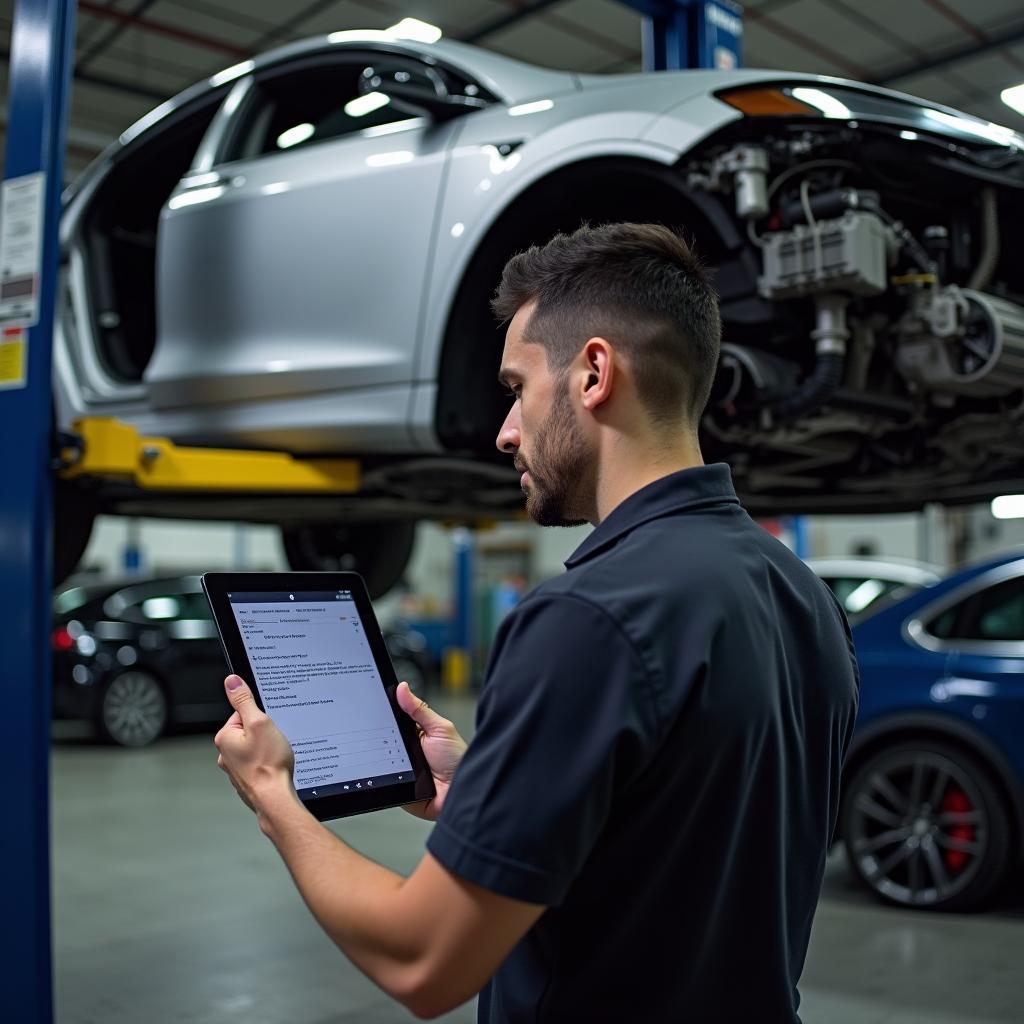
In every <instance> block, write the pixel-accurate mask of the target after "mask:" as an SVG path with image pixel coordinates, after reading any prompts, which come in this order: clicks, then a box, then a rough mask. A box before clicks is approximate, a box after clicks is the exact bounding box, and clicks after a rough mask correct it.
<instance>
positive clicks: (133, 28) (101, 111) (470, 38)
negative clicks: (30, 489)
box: [0, 0, 1024, 607]
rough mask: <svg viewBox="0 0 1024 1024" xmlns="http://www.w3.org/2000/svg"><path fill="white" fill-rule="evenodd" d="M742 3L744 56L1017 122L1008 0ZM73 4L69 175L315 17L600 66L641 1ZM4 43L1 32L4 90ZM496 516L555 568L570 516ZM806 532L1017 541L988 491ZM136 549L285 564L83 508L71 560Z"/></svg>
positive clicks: (191, 527)
mask: <svg viewBox="0 0 1024 1024" xmlns="http://www.w3.org/2000/svg"><path fill="white" fill-rule="evenodd" d="M743 7H744V40H743V47H744V64H745V66H746V67H765V68H785V69H787V70H793V71H808V72H813V73H816V74H827V75H836V76H841V77H847V78H852V79H856V80H859V81H863V82H871V83H875V84H879V85H885V86H887V87H889V88H894V89H898V90H901V91H906V92H908V93H912V94H914V95H918V96H921V97H924V98H926V99H931V100H934V101H936V102H939V103H944V104H948V105H950V106H953V107H957V108H959V109H962V110H965V111H967V112H969V113H972V114H975V115H977V116H980V117H983V118H986V119H988V120H991V121H994V122H996V123H998V124H1004V125H1007V126H1009V127H1013V128H1017V129H1018V130H1020V129H1022V128H1024V116H1022V115H1021V114H1020V113H1019V112H1017V111H1016V110H1014V109H1012V108H1011V107H1009V106H1007V105H1006V104H1005V103H1003V102H1001V100H1000V92H1001V91H1002V90H1003V89H1005V88H1007V87H1008V86H1012V85H1015V84H1018V83H1019V82H1021V81H1022V80H1024V11H1022V8H1021V5H1020V3H1019V2H1016V0H972V2H971V3H953V2H949V0H901V2H900V3H897V4H893V3H889V2H887V0H869V2H859V3H854V2H852V0H752V2H750V3H746V4H744V5H743ZM12 9H13V5H12V3H11V2H10V0H4V2H3V3H0V35H2V36H4V37H6V38H7V39H8V40H9V36H10V24H11V17H12ZM78 12H79V13H78V31H77V39H76V60H75V70H74V80H73V87H72V95H71V109H70V114H69V125H68V133H67V139H68V144H67V153H66V164H65V166H66V175H67V177H68V178H69V179H70V178H72V177H73V176H74V175H75V174H76V173H77V172H78V171H80V170H82V169H83V168H84V167H85V166H87V165H88V163H89V162H90V161H91V160H92V159H93V158H95V157H96V156H98V155H99V153H100V152H101V151H102V150H103V148H104V147H105V146H106V145H107V144H108V143H110V142H111V141H112V140H113V139H115V138H116V137H117V135H118V134H119V133H120V132H122V131H124V130H125V129H126V128H127V127H128V126H129V125H131V124H132V123H134V122H135V121H136V120H137V119H138V118H140V117H141V116H142V115H143V114H145V113H146V112H147V111H149V110H151V109H152V108H153V107H154V106H155V105H157V104H158V103H160V102H161V101H162V100H165V99H167V98H168V97H170V96H172V95H174V94H175V93H177V92H179V91H180V90H181V89H184V88H186V87H187V86H189V85H191V84H192V83H194V82H196V81H199V80H201V79H202V78H204V77H206V76H209V75H211V74H214V73H216V72H217V71H220V70H222V69H223V68H225V67H226V66H228V65H231V64H233V63H236V62H237V61H240V60H244V59H245V58H247V57H249V56H252V55H254V54H259V53H262V52H264V51H266V50H268V49H271V48H274V47H277V46H281V45H283V44H286V43H288V42H291V41H294V40H300V39H304V38H309V37H311V36H315V35H316V34H318V33H326V32H330V31H337V30H341V29H348V28H374V29H383V28H386V27H388V26H390V25H393V24H394V23H395V22H396V21H397V20H399V19H401V18H402V17H408V16H415V17H417V18H420V19H422V20H424V21H427V22H429V23H431V24H435V25H437V26H438V27H440V28H441V29H442V30H443V31H444V33H445V35H446V36H447V37H448V38H453V39H459V40H462V41H466V42H470V43H473V44H474V45H477V46H482V47H484V48H486V49H491V50H494V51H496V52H498V53H501V54H505V55H507V56H510V57H515V58H517V59H520V60H524V61H527V62H530V63H534V64H538V65H542V66H549V67H553V68H559V69H565V70H571V71H578V72H585V73H602V74H603V73H607V74H614V73H622V72H631V71H638V70H640V69H641V51H640V40H641V18H640V16H639V14H637V13H636V12H634V11H632V10H630V9H628V8H627V7H625V6H624V5H622V4H618V3H615V2H613V0H534V2H532V3H531V2H526V0H523V2H520V0H433V2H431V0H423V2H418V3H416V4H410V3H404V2H399V0H360V2H352V0H316V2H309V3H300V2H295V3H290V4H278V3H273V2H270V0H106V2H100V0H80V3H79V5H78ZM7 56H8V49H7V46H4V47H3V48H2V49H0V61H3V63H2V64H0V91H2V92H4V93H6V76H7V65H6V58H7ZM3 139H5V133H4V131H3V126H2V125H0V140H3ZM524 529H525V531H526V532H525V534H524ZM506 533H507V534H508V535H509V540H510V541H512V539H513V538H520V537H522V536H527V535H528V536H529V537H530V546H531V549H532V550H531V557H530V560H529V575H530V577H531V581H533V580H537V579H541V578H543V577H545V576H547V575H550V574H551V573H554V572H557V571H559V570H560V568H561V561H562V558H563V557H564V556H565V555H566V554H568V552H570V551H572V550H573V548H574V547H575V546H576V544H578V543H579V539H580V535H579V533H577V532H575V531H570V532H563V531H559V532H556V533H554V534H552V533H551V532H548V533H540V532H537V533H535V532H534V531H530V530H529V529H528V528H522V527H515V526H512V527H506V526H502V527H500V528H499V530H498V534H499V535H504V534H506ZM784 536H786V537H787V538H788V537H789V534H787V533H786V532H785V531H784ZM806 537H807V545H806V548H807V550H806V553H807V554H810V555H845V554H849V553H852V552H854V551H856V550H859V551H862V552H863V551H865V550H871V551H873V552H874V553H877V554H879V555H886V556H900V557H909V558H918V559H921V560H924V561H929V562H932V563H934V564H936V565H938V566H940V567H942V568H948V567H950V566H951V565H953V564H955V563H958V562H962V561H963V560H965V559H973V558H976V557H983V556H985V555H987V554H989V553H991V552H993V551H996V550H1000V549H1003V548H1005V547H1007V546H1008V545H1012V544H1016V543H1024V521H1015V520H1011V521H999V520H996V519H994V518H993V517H992V516H991V514H990V512H989V509H988V506H987V505H985V506H980V507H976V508H964V509H957V510H954V511H953V512H951V513H950V512H947V511H945V510H940V509H935V510H934V511H933V512H932V513H931V514H930V515H926V516H921V515H914V514H911V515H885V516H874V517H871V518H870V519H866V518H864V517H849V516H830V517H815V518H812V519H811V520H809V522H808V530H807V533H806ZM499 546H500V545H499ZM486 547H487V545H486V544H485V545H484V549H485V551H486ZM136 552H137V553H138V557H139V558H140V559H141V563H140V567H141V568H144V569H146V570H151V571H157V572H163V571H170V572H173V571H177V570H181V569H184V570H193V569H196V568H197V567H206V568H211V569H212V568H223V567H227V566H236V567H241V568H253V569H255V568H279V567H281V568H283V567H285V562H284V556H283V553H282V551H281V548H280V542H279V539H278V535H277V531H276V530H275V529H273V528H269V527H258V526H228V525H225V524H209V525H200V524H195V523H175V524H171V523H168V522H160V521H156V520H142V521H138V522H130V521H128V520H125V519H117V518H110V517H107V518H101V520H100V522H99V523H98V524H97V528H96V530H95V531H94V534H93V538H92V542H91V544H90V546H89V549H88V551H87V552H86V555H85V558H84V560H83V566H88V567H93V568H96V569H98V570H103V571H107V572H112V571H117V570H119V569H121V568H123V567H124V565H125V563H126V559H127V561H128V564H135V559H136ZM450 563H451V547H450V545H449V544H448V543H447V542H446V540H445V537H444V535H443V532H441V531H439V530H438V529H437V528H436V527H433V526H431V525H429V524H427V525H423V526H421V527H420V535H419V538H418V542H417V546H416V553H415V555H414V558H413V561H412V563H411V564H410V567H409V570H408V574H407V581H408V583H409V584H410V587H411V589H412V590H413V591H414V592H424V591H426V592H427V593H428V594H430V595H431V596H432V597H434V598H436V603H437V604H438V605H440V606H442V607H443V606H444V605H445V604H446V603H447V602H448V600H449V599H450V597H451V594H450V578H451V575H452V574H451V572H450V571H449V569H448V567H449V566H450Z"/></svg>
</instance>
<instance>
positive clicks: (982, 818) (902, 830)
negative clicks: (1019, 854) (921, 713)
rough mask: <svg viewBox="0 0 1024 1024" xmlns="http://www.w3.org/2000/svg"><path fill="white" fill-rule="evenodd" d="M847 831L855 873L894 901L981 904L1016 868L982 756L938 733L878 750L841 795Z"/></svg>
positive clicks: (919, 905) (916, 905) (959, 906)
mask: <svg viewBox="0 0 1024 1024" xmlns="http://www.w3.org/2000/svg"><path fill="white" fill-rule="evenodd" d="M841 834H842V837H843V843H844V845H845V847H846V854H847V858H848V861H849V864H850V867H851V869H852V871H853V873H854V875H855V876H856V877H857V878H858V879H859V880H860V882H861V883H863V884H864V885H865V886H866V887H867V888H868V890H869V891H870V892H872V893H873V894H874V895H875V896H876V897H878V898H879V899H881V900H882V901H883V902H886V903H890V904H894V905H897V906H902V907H907V908H912V909H925V910H942V911H968V910H976V909H978V908H979V907H982V906H984V905H985V903H986V902H987V901H988V900H989V899H990V898H991V896H992V895H993V894H994V893H995V891H996V890H997V889H998V888H999V886H1000V885H1001V883H1002V882H1003V880H1004V879H1005V877H1006V874H1007V870H1008V868H1009V862H1010V853H1011V823H1010V812H1009V809H1008V808H1007V806H1006V802H1005V800H1004V799H1003V797H1002V796H1001V794H1000V793H999V790H998V789H997V788H996V785H995V784H994V782H993V781H992V778H991V775H990V773H989V771H988V769H987V768H986V767H985V766H984V765H983V764H982V763H981V761H980V760H979V759H978V758H977V757H975V756H974V755H972V754H970V753H968V752H967V751H965V750H963V749H961V748H960V747H958V746H955V745H953V744H950V743H944V742H943V741H941V740H933V739H920V740H905V741H901V742H898V743H894V744H893V745H892V746H888V747H885V748H884V749H882V750H879V751H876V752H875V753H874V754H872V755H871V757H870V758H869V759H868V760H867V761H866V762H865V763H864V764H863V765H861V766H860V768H859V769H858V770H857V771H856V772H855V773H854V775H853V777H852V778H851V780H850V783H849V785H848V786H847V789H846V792H845V794H844V796H843V808H842V813H841Z"/></svg>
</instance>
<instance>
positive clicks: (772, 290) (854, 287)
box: [758, 210, 895, 299]
mask: <svg viewBox="0 0 1024 1024" xmlns="http://www.w3.org/2000/svg"><path fill="white" fill-rule="evenodd" d="M894 241H895V239H894V236H893V233H892V229H891V228H889V227H888V226H887V225H885V224H884V223H883V222H882V221H881V220H880V219H879V218H878V217H876V216H875V215H874V214H873V213H865V212H863V211H861V212H854V211H852V210H848V211H847V212H846V213H844V214H843V216H842V217H839V218H836V219H835V220H819V221H816V222H815V223H814V224H813V225H811V224H797V225H796V226H795V227H794V228H792V229H791V230H789V231H773V232H770V233H769V234H767V235H765V236H764V246H763V249H762V254H763V257H764V273H763V274H762V275H761V277H760V279H759V280H758V290H759V291H760V293H761V295H762V296H764V298H766V299H791V298H797V297H799V296H801V295H816V294H820V293H821V292H826V291H828V292H833V291H834V292H845V293H846V294H848V295H878V294H880V293H881V292H884V291H885V289H886V286H887V284H888V268H889V253H890V251H891V248H892V243H893V242H894Z"/></svg>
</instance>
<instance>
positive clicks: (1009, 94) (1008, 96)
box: [999, 82, 1024, 114]
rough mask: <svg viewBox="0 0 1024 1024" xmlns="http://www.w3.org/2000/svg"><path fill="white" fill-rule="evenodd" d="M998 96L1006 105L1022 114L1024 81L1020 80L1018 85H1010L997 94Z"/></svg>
mask: <svg viewBox="0 0 1024 1024" xmlns="http://www.w3.org/2000/svg"><path fill="white" fill-rule="evenodd" d="M999 98H1000V99H1001V100H1002V101H1003V102H1004V103H1005V104H1006V105H1007V106H1008V107H1012V108H1013V109H1014V110H1016V111H1017V113H1018V114H1024V82H1021V83H1020V85H1011V86H1010V88H1009V89H1004V90H1003V91H1002V92H1001V93H1000V94H999Z"/></svg>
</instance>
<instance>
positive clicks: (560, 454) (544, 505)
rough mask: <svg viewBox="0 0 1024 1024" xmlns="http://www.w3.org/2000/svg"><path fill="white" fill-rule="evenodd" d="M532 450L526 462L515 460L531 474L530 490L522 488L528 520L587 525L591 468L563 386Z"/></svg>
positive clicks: (552, 524)
mask: <svg viewBox="0 0 1024 1024" xmlns="http://www.w3.org/2000/svg"><path fill="white" fill-rule="evenodd" d="M533 449H534V450H533V454H532V455H531V456H530V461H529V463H527V462H526V460H525V459H523V458H522V457H521V456H519V455H517V456H516V458H515V465H516V468H517V469H518V470H519V471H520V472H522V471H524V470H525V471H526V472H527V473H529V474H530V486H529V489H527V488H525V487H524V488H523V490H524V491H526V511H527V512H528V513H529V515H530V517H531V518H532V519H533V520H534V521H535V522H536V523H538V524H540V525H541V526H581V525H582V524H583V523H586V522H587V519H586V517H585V512H584V510H585V509H586V508H587V507H588V505H589V504H591V502H588V501H587V498H586V494H587V491H588V489H589V490H592V489H593V488H592V478H593V468H592V465H591V459H590V455H589V452H588V451H587V446H586V442H585V440H584V437H583V432H582V431H581V430H580V428H579V424H578V423H577V422H576V417H575V416H574V415H573V411H572V402H571V401H570V399H569V389H568V388H567V387H565V386H564V385H563V386H562V387H560V388H559V390H558V391H557V393H556V396H555V400H554V402H553V403H552V406H551V412H550V413H548V418H547V419H546V420H545V421H544V425H543V426H542V427H541V428H540V429H539V430H538V431H537V439H536V441H535V443H534V446H533Z"/></svg>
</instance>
